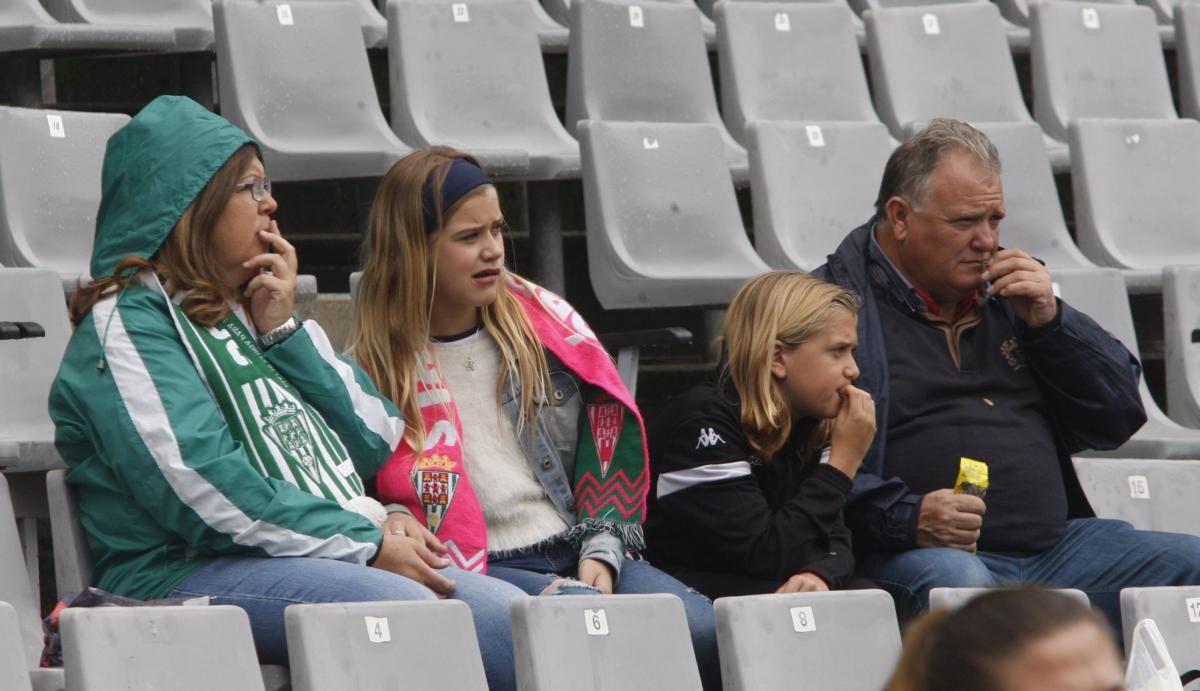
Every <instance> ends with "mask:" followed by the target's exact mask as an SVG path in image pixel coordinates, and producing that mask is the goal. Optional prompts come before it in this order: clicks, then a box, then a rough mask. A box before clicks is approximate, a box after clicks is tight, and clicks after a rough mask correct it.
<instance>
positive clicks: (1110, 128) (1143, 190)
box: [1071, 120, 1200, 271]
mask: <svg viewBox="0 0 1200 691" xmlns="http://www.w3.org/2000/svg"><path fill="white" fill-rule="evenodd" d="M1071 173H1072V175H1071V182H1072V185H1073V187H1074V190H1075V219H1076V237H1078V238H1079V246H1080V248H1081V249H1082V250H1083V251H1084V252H1085V253H1086V254H1087V255H1088V256H1089V257H1091V258H1092V259H1094V260H1095V261H1096V262H1097V263H1100V264H1103V265H1107V266H1115V267H1122V268H1133V269H1152V270H1156V271H1157V270H1160V269H1161V268H1162V267H1163V266H1164V265H1166V264H1200V242H1197V234H1196V230H1195V219H1196V218H1197V217H1200V195H1197V194H1196V190H1195V187H1196V181H1197V180H1200V123H1198V122H1196V121H1194V120H1124V121H1122V120H1083V121H1080V122H1078V123H1076V124H1075V125H1074V126H1073V127H1072V128H1071Z"/></svg>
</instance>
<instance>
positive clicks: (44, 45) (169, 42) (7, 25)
mask: <svg viewBox="0 0 1200 691" xmlns="http://www.w3.org/2000/svg"><path fill="white" fill-rule="evenodd" d="M174 47H175V32H174V31H173V30H172V29H171V28H170V27H166V26H164V27H148V26H145V25H142V26H131V25H107V26H102V27H101V26H88V25H86V24H66V23H63V22H59V21H57V20H55V19H54V17H52V16H51V15H50V13H49V12H47V11H46V10H45V8H43V7H42V6H41V5H40V4H38V0H4V2H0V53H11V52H18V51H32V52H37V53H60V52H122V51H163V50H171V49H172V48H174Z"/></svg>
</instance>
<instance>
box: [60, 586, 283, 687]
mask: <svg viewBox="0 0 1200 691" xmlns="http://www.w3.org/2000/svg"><path fill="white" fill-rule="evenodd" d="M59 624H60V630H61V631H62V644H63V669H64V670H65V672H66V680H67V688H69V689H118V688H120V689H172V691H211V690H212V689H227V690H228V691H263V682H262V678H261V677H259V675H258V661H257V658H256V657H255V653H254V641H253V639H252V638H251V637H250V620H249V618H247V617H246V612H245V611H244V610H243V609H241V608H240V607H234V606H231V605H210V606H196V607H78V608H67V609H65V610H63V611H62V614H61V615H59Z"/></svg>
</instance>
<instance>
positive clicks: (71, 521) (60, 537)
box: [46, 470, 92, 598]
mask: <svg viewBox="0 0 1200 691" xmlns="http://www.w3.org/2000/svg"><path fill="white" fill-rule="evenodd" d="M46 499H47V503H48V504H49V506H50V535H51V537H52V538H53V541H54V582H55V584H56V585H57V586H58V596H59V598H62V597H63V596H64V595H66V594H67V593H79V592H82V591H83V589H84V588H86V587H88V586H89V585H91V584H92V550H91V548H90V547H88V543H87V534H86V533H84V531H83V524H82V523H81V522H80V520H79V502H78V501H77V500H76V498H75V488H73V487H71V486H70V485H68V484H67V471H65V470H51V471H50V472H48V473H46Z"/></svg>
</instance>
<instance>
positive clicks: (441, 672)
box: [284, 600, 488, 691]
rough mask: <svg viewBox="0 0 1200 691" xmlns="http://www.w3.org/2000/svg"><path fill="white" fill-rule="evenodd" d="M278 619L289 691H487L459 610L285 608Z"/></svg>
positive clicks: (437, 606) (457, 605)
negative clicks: (289, 678)
mask: <svg viewBox="0 0 1200 691" xmlns="http://www.w3.org/2000/svg"><path fill="white" fill-rule="evenodd" d="M284 618H285V619H286V620H287V642H288V658H289V659H290V660H291V664H292V689H293V691H332V690H333V689H337V690H338V691H393V690H396V689H446V691H487V688H488V686H487V678H486V677H485V676H484V672H483V659H482V658H481V657H480V655H479V646H478V643H477V642H476V638H475V625H474V623H473V622H472V620H471V609H470V608H469V607H467V605H466V604H465V603H463V602H460V601H457V600H442V601H440V602H348V603H330V604H320V605H291V606H290V607H288V608H287V610H286V613H285V615H284Z"/></svg>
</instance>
